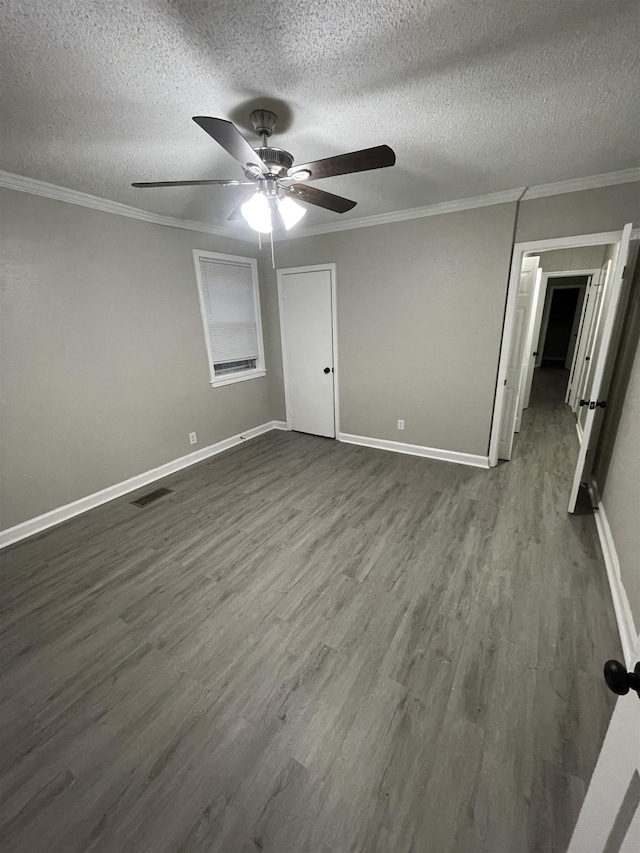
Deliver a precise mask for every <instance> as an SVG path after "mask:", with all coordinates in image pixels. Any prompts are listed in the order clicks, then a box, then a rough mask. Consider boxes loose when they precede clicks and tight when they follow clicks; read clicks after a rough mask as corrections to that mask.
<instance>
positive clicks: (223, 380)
mask: <svg viewBox="0 0 640 853" xmlns="http://www.w3.org/2000/svg"><path fill="white" fill-rule="evenodd" d="M266 375H267V371H266V370H248V371H247V372H246V373H239V374H237V375H236V376H221V377H219V378H218V379H211V380H210V382H209V385H211V387H212V388H218V387H219V386H220V385H233V384H234V382H246V380H247V379H258V378H259V377H260V376H266Z"/></svg>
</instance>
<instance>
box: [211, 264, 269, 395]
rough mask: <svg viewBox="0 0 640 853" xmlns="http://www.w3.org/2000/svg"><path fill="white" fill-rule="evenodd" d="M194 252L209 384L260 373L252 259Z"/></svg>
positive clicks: (258, 332) (259, 338) (260, 344)
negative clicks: (231, 377)
mask: <svg viewBox="0 0 640 853" xmlns="http://www.w3.org/2000/svg"><path fill="white" fill-rule="evenodd" d="M194 254H195V260H196V269H197V273H198V285H199V289H200V304H201V308H202V320H203V323H204V329H205V334H206V337H207V351H208V353H209V359H210V365H209V367H210V369H211V379H212V383H213V384H216V380H219V381H229V379H228V376H229V374H234V375H235V380H232V381H237V380H238V379H241V378H243V374H247V373H251V374H252V375H255V372H256V371H262V372H263V371H264V368H263V364H262V330H261V329H260V316H259V307H257V299H258V293H257V275H256V268H255V261H254V260H253V259H250V258H237V259H236V258H231V257H229V256H216V255H215V254H214V253H211V252H209V253H204V252H201V253H194ZM256 315H257V316H256ZM225 376H226V377H227V378H226V379H225ZM247 378H249V377H247Z"/></svg>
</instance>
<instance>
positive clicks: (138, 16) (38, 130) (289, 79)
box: [0, 0, 640, 229]
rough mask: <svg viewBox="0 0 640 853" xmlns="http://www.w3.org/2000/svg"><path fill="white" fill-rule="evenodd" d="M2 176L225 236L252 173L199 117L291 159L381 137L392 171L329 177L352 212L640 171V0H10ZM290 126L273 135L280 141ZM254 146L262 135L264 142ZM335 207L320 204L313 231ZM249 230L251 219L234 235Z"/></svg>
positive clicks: (325, 184)
mask: <svg viewBox="0 0 640 853" xmlns="http://www.w3.org/2000/svg"><path fill="white" fill-rule="evenodd" d="M0 8H3V17H2V19H3V26H2V34H1V35H0V39H1V44H2V63H3V66H4V68H3V78H4V80H3V100H4V103H3V105H2V116H3V119H2V154H1V158H0V168H2V169H4V170H7V171H10V172H15V173H17V174H20V175H26V176H28V177H32V178H37V179H40V180H44V181H49V182H51V183H54V184H59V185H61V186H65V187H70V188H72V189H76V190H80V191H83V192H87V193H91V194H93V195H97V196H101V197H103V198H107V199H112V200H115V201H119V202H122V203H124V204H129V205H133V206H134V207H140V208H144V209H146V210H150V211H153V212H156V213H162V214H167V215H171V216H177V217H183V218H187V219H198V220H202V221H205V222H210V223H211V224H214V225H221V224H224V223H225V220H226V216H227V214H228V213H229V212H230V210H231V209H232V208H233V207H234V205H235V203H236V202H237V200H238V194H239V193H242V190H239V189H233V188H199V189H196V190H193V189H188V188H183V189H157V190H136V189H133V188H132V187H130V183H131V181H134V180H139V181H144V180H170V179H197V178H213V177H221V178H227V177H228V178H241V177H242V172H241V170H240V167H239V166H238V165H237V164H236V163H235V161H234V160H232V158H231V157H230V156H229V155H228V154H226V153H225V152H224V151H223V150H222V149H219V148H218V147H217V145H216V144H215V143H214V142H213V141H212V140H211V139H210V138H209V137H208V136H207V135H206V134H205V133H204V132H203V131H202V130H201V129H200V128H199V127H197V126H196V125H195V124H194V123H193V122H192V121H191V116H193V115H202V114H204V115H212V116H221V117H226V118H231V119H232V120H234V121H236V122H237V123H238V124H239V126H242V125H245V127H246V124H247V120H248V113H249V112H250V110H251V109H252V108H253V107H254V106H256V105H259V104H260V105H262V104H264V105H266V106H272V107H273V106H274V104H275V106H276V111H277V112H278V113H279V114H280V115H281V119H282V120H281V122H280V125H279V127H278V128H276V135H275V136H274V137H273V139H272V143H273V144H275V145H279V146H281V147H284V148H286V149H287V150H289V151H291V152H292V153H293V154H294V156H295V158H296V160H297V162H302V161H304V160H309V159H316V158H319V157H326V156H330V155H332V154H339V153H342V152H344V151H350V150H354V149H358V148H364V147H367V146H369V145H377V144H380V143H387V144H388V145H391V146H392V147H393V148H394V149H395V151H396V154H397V165H396V166H395V167H394V168H392V169H386V170H381V171H379V172H369V173H364V174H360V175H354V176H348V177H339V178H332V179H329V180H325V181H318V182H317V184H316V186H318V187H319V188H322V189H326V190H330V191H333V192H338V193H339V194H341V195H345V196H347V197H350V198H353V199H355V200H356V201H357V202H358V205H357V207H356V208H355V209H354V210H353V211H352V212H351V213H347V214H345V215H344V218H353V217H360V216H367V215H371V214H376V213H386V212H389V211H394V210H401V209H405V208H411V207H419V206H423V205H428V204H433V203H436V202H440V201H447V200H450V199H458V198H465V197H470V196H476V195H481V194H484V193H489V192H496V191H499V190H505V189H511V188H514V187H524V186H533V185H538V184H545V183H550V182H553V181H559V180H565V179H569V178H576V177H583V176H587V175H593V174H599V173H603V172H610V171H616V170H619V169H626V168H630V167H633V166H637V165H638V163H639V161H640V156H639V149H640V141H639V138H640V126H639V121H640V120H639V118H638V117H639V116H640V102H639V95H638V92H639V87H638V71H637V68H638V66H637V49H638V43H639V39H638V36H639V33H638V29H639V26H638V24H639V20H640V16H639V15H638V3H637V0H610V2H604V0H536V2H531V0H480V2H470V0H427V1H426V2H424V1H423V2H420V0H340V1H339V2H338V0H323V2H311V0H191V2H184V1H183V0H75V2H73V0H48V2H42V0H21V2H10V0H1V2H0ZM278 131H280V134H278ZM247 135H248V136H249V139H250V140H251V141H252V142H253V143H254V144H257V139H255V137H252V136H250V135H249V134H248V133H247ZM336 218H337V214H332V213H329V212H326V211H321V210H315V209H314V210H313V211H310V212H309V215H308V216H307V217H306V218H305V224H307V225H312V224H318V223H325V222H331V221H334V220H335V219H336ZM234 227H236V228H239V229H242V228H244V227H246V226H244V225H243V224H236V225H234Z"/></svg>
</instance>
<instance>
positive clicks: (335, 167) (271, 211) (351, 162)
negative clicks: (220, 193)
mask: <svg viewBox="0 0 640 853" xmlns="http://www.w3.org/2000/svg"><path fill="white" fill-rule="evenodd" d="M250 119H251V123H252V124H253V128H254V130H255V132H256V134H257V136H259V137H260V139H261V142H262V144H261V145H260V146H259V147H257V148H253V147H252V146H251V145H250V144H249V142H247V140H246V139H245V138H244V136H243V135H242V134H241V133H240V131H239V130H238V129H237V127H236V126H235V125H234V124H232V123H231V122H230V121H227V120H226V119H222V118H212V117H210V116H194V117H193V120H194V121H195V123H196V124H197V125H198V126H199V127H201V128H202V129H203V130H204V131H205V132H206V133H208V134H209V136H211V137H212V139H214V140H215V141H216V142H217V143H218V144H219V145H221V146H222V148H224V149H225V151H227V152H228V153H229V154H231V156H232V157H233V158H234V159H235V160H237V161H238V162H239V163H240V165H241V166H242V169H243V171H244V174H245V177H246V179H247V180H246V181H238V180H235V179H230V180H202V181H155V182H146V183H134V184H133V186H134V187H140V188H149V187H167V186H212V185H217V186H243V187H244V186H251V185H254V186H255V192H254V193H252V194H251V195H250V196H249V198H246V197H245V198H244V199H243V200H242V201H241V202H240V203H239V204H238V205H236V206H235V207H234V209H233V211H232V212H231V214H230V216H229V217H228V218H229V219H237V218H238V215H240V216H241V217H242V218H243V219H244V220H245V222H246V223H247V224H248V225H249V227H250V228H253V230H254V231H257V232H258V235H260V234H273V230H274V227H277V226H278V225H282V226H284V228H285V229H286V230H287V231H288V230H289V229H290V228H293V227H294V226H295V225H296V224H297V223H298V222H299V221H300V220H301V219H302V217H303V216H304V214H305V213H306V210H305V208H304V207H302V206H301V205H300V204H298V203H297V202H296V201H294V199H299V200H300V201H302V202H304V203H305V204H312V205H315V206H316V207H322V208H324V209H325V210H331V211H333V212H334V213H346V211H348V210H352V209H353V208H354V207H355V206H356V202H355V201H351V200H350V199H348V198H343V197H342V196H338V195H334V194H333V193H328V192H324V191H323V190H319V189H316V188H315V187H311V186H309V185H308V184H306V183H299V182H300V181H315V180H319V179H320V178H330V177H334V176H336V175H348V174H352V173H354V172H365V171H368V170H370V169H382V168H385V167H387V166H393V165H394V163H395V161H396V155H395V154H394V152H393V150H392V149H391V148H389V146H388V145H377V146H375V147H374V148H365V149H363V150H362V151H352V152H351V153H349V154H339V155H338V156H336V157H327V158H326V159H324V160H316V161H314V162H311V163H304V164H302V165H300V166H294V165H293V162H294V160H293V155H292V154H290V153H289V152H288V151H285V150H284V149H282V148H271V147H269V144H268V141H269V137H270V136H271V135H272V133H273V130H274V128H275V126H276V123H277V121H278V117H277V116H276V114H275V113H274V112H272V111H271V110H262V109H258V110H254V111H253V112H252V113H251V115H250ZM292 182H295V183H292ZM272 241H273V237H272ZM272 250H273V247H272Z"/></svg>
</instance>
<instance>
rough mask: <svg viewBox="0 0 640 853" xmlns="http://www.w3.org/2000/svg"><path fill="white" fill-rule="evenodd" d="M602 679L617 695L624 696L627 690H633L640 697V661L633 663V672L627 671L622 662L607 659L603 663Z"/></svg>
mask: <svg viewBox="0 0 640 853" xmlns="http://www.w3.org/2000/svg"><path fill="white" fill-rule="evenodd" d="M604 680H605V681H606V682H607V687H608V688H609V690H611V691H612V692H613V693H617V694H618V696H624V695H625V694H626V693H628V692H629V690H635V691H636V693H637V694H638V698H640V661H638V663H637V664H636V665H635V667H634V669H633V672H627V668H626V666H625V665H624V664H623V663H620V661H617V660H608V661H607V662H606V663H605V665H604Z"/></svg>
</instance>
